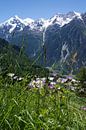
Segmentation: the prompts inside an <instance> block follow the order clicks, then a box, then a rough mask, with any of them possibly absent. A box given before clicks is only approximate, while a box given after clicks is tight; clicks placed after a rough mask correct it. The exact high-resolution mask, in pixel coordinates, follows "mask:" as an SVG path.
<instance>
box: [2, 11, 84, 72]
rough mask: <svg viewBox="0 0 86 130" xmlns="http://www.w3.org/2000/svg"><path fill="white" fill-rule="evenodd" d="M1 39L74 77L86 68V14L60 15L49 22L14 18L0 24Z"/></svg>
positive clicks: (46, 64) (31, 56)
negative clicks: (72, 74)
mask: <svg viewBox="0 0 86 130" xmlns="http://www.w3.org/2000/svg"><path fill="white" fill-rule="evenodd" d="M0 38H3V39H5V40H7V41H8V42H9V43H10V44H13V45H16V46H18V47H19V48H21V47H22V46H23V47H24V48H25V52H26V54H27V55H28V56H29V58H31V59H37V58H38V57H39V58H38V60H37V63H38V64H44V66H46V67H53V69H57V70H59V71H62V72H68V73H69V72H71V73H74V72H77V71H78V69H79V68H80V67H82V66H86V13H84V14H80V13H77V12H69V13H67V14H60V13H57V14H56V15H54V16H53V17H51V18H50V19H47V20H45V19H43V18H41V19H38V20H33V19H30V18H26V19H21V18H19V17H18V16H14V17H11V18H10V19H8V20H7V21H5V22H3V23H1V24H0Z"/></svg>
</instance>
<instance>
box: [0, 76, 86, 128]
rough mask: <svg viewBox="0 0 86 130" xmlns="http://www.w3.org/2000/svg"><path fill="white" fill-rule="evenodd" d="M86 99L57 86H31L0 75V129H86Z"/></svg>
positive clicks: (24, 81)
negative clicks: (51, 87)
mask: <svg viewBox="0 0 86 130" xmlns="http://www.w3.org/2000/svg"><path fill="white" fill-rule="evenodd" d="M85 105H86V98H80V97H77V96H76V95H75V94H74V93H73V92H70V91H68V90H65V89H64V88H63V86H61V85H59V84H58V85H56V88H55V89H50V88H49V87H48V86H47V84H46V86H44V87H42V88H32V89H29V88H28V85H27V84H26V80H25V79H24V80H23V81H21V82H19V83H18V82H16V83H15V84H13V85H12V84H11V83H8V82H6V81H4V79H3V78H2V77H0V130H86V110H85V109H86V108H85V109H84V108H83V106H85Z"/></svg>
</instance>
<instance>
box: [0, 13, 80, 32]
mask: <svg viewBox="0 0 86 130" xmlns="http://www.w3.org/2000/svg"><path fill="white" fill-rule="evenodd" d="M74 18H79V19H81V20H82V16H81V14H80V13H77V12H69V13H67V14H61V13H57V14H56V15H54V16H53V17H51V18H50V19H47V20H46V19H43V18H40V19H38V20H33V19H31V18H26V19H21V18H19V17H18V16H17V15H15V16H14V17H11V18H10V19H8V20H6V21H5V22H3V23H1V24H0V28H4V27H7V29H8V31H9V33H12V32H13V31H14V30H15V29H16V28H17V31H22V30H23V29H24V27H25V26H29V27H30V29H31V30H34V29H35V30H39V31H43V29H44V28H47V27H48V26H50V25H53V24H58V25H59V26H60V27H62V26H64V25H65V24H68V23H69V22H71V21H72V20H73V19H74Z"/></svg>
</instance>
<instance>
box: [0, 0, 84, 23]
mask: <svg viewBox="0 0 86 130" xmlns="http://www.w3.org/2000/svg"><path fill="white" fill-rule="evenodd" d="M69 11H76V12H82V13H83V12H86V0H1V1H0V22H3V21H4V20H6V19H8V18H10V17H12V16H14V15H18V16H20V17H21V18H27V17H30V18H33V19H38V18H50V17H52V16H53V15H54V14H56V13H57V12H58V13H66V12H69Z"/></svg>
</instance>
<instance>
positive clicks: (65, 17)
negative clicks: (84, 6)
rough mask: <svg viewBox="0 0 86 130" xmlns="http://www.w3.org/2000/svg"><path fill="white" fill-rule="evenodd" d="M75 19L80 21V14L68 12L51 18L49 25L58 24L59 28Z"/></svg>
mask: <svg viewBox="0 0 86 130" xmlns="http://www.w3.org/2000/svg"><path fill="white" fill-rule="evenodd" d="M75 17H77V18H80V19H82V17H81V14H80V13H77V12H69V13H67V14H61V13H57V14H56V15H54V16H53V17H52V18H50V23H51V24H54V23H56V24H58V25H60V27H62V26H64V25H65V24H68V23H69V22H71V21H72V20H73V19H74V18H75Z"/></svg>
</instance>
